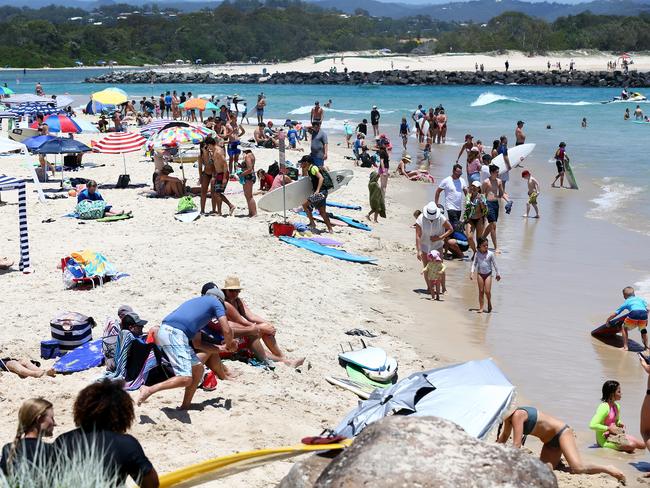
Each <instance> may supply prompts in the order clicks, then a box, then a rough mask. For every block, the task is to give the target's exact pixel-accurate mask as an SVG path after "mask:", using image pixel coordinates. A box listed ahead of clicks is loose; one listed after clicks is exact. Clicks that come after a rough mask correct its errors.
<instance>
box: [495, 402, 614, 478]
mask: <svg viewBox="0 0 650 488" xmlns="http://www.w3.org/2000/svg"><path fill="white" fill-rule="evenodd" d="M501 427H502V430H501V431H500V433H499V435H498V437H497V442H499V443H501V444H505V443H506V442H508V439H509V438H510V434H511V433H512V443H513V445H514V447H517V448H520V447H521V446H522V445H523V443H524V441H525V436H527V435H532V436H535V437H537V438H538V439H539V440H540V441H542V443H543V444H544V446H543V447H542V452H541V453H540V455H539V459H540V460H541V461H542V462H543V463H546V464H548V465H549V466H550V467H552V468H553V469H555V468H556V467H557V465H558V464H559V462H560V458H561V457H562V455H564V457H565V458H566V460H567V463H569V468H570V470H571V473H573V474H597V473H606V474H608V475H610V476H613V477H614V478H616V479H617V480H619V481H624V480H625V475H624V474H623V473H622V472H621V471H619V470H618V469H616V468H615V467H614V466H601V465H598V464H587V463H584V462H583V461H582V458H581V457H580V453H579V452H578V446H577V445H576V440H575V437H574V434H573V429H571V427H569V426H568V425H567V424H565V423H564V422H562V421H561V420H559V419H556V418H555V417H551V416H550V415H548V414H545V413H543V412H540V411H539V410H537V409H536V408H535V407H519V408H517V409H516V410H515V411H514V412H512V413H511V414H510V415H508V416H507V417H506V418H505V419H504V420H503V424H502V426H501Z"/></svg>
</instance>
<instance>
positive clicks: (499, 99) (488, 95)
mask: <svg viewBox="0 0 650 488" xmlns="http://www.w3.org/2000/svg"><path fill="white" fill-rule="evenodd" d="M493 103H536V104H540V105H568V106H583V105H595V104H597V103H599V102H585V101H579V102H564V101H558V102H540V101H536V100H524V99H523V98H518V97H507V96H505V95H499V94H498V93H492V92H485V93H481V94H480V95H479V96H478V98H477V99H476V100H474V101H473V102H472V103H471V104H470V107H484V106H486V105H491V104H493Z"/></svg>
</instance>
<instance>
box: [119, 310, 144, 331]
mask: <svg viewBox="0 0 650 488" xmlns="http://www.w3.org/2000/svg"><path fill="white" fill-rule="evenodd" d="M146 323H147V321H146V320H142V319H141V318H140V316H139V315H138V314H137V313H135V312H128V313H127V314H126V315H125V316H124V317H122V328H123V329H124V328H128V327H133V326H134V325H139V326H140V327H142V326H143V325H145V324H146Z"/></svg>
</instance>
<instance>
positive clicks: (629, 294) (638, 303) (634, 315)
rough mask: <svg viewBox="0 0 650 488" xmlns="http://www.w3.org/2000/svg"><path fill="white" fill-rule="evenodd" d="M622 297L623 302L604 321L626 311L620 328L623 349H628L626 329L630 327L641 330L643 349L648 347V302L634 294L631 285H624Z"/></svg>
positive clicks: (608, 320) (607, 321) (630, 328)
mask: <svg viewBox="0 0 650 488" xmlns="http://www.w3.org/2000/svg"><path fill="white" fill-rule="evenodd" d="M623 298H624V299H625V301H624V302H623V304H622V305H621V306H620V307H618V308H617V309H616V310H615V311H614V313H613V314H611V315H610V316H609V317H607V320H606V321H605V323H606V324H608V323H609V322H610V320H613V319H614V318H616V317H618V316H619V315H620V314H621V313H623V312H627V315H626V316H625V319H624V320H623V327H622V328H621V330H622V332H623V350H624V351H627V350H628V344H627V342H628V339H627V338H628V331H629V330H632V329H636V328H637V327H638V328H639V331H640V332H641V340H642V341H643V347H644V349H645V350H647V349H648V329H647V327H648V302H647V301H646V300H645V299H644V298H641V297H637V296H636V295H635V294H634V288H632V287H631V286H626V287H625V288H623Z"/></svg>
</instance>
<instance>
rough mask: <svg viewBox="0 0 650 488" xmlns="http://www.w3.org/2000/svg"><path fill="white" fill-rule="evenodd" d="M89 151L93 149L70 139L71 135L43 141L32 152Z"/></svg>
mask: <svg viewBox="0 0 650 488" xmlns="http://www.w3.org/2000/svg"><path fill="white" fill-rule="evenodd" d="M37 137H38V136H37ZM40 137H49V136H40ZM30 139H36V137H31V138H30ZM24 143H25V141H23V144H24ZM89 151H92V149H91V148H90V147H88V146H86V145H85V144H84V143H83V142H79V141H76V140H74V139H70V138H69V137H53V138H52V139H50V140H47V141H45V142H43V143H42V144H41V145H40V146H38V147H37V148H36V149H34V150H33V151H32V152H34V153H36V154H79V153H84V152H89ZM61 187H63V166H62V167H61Z"/></svg>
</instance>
